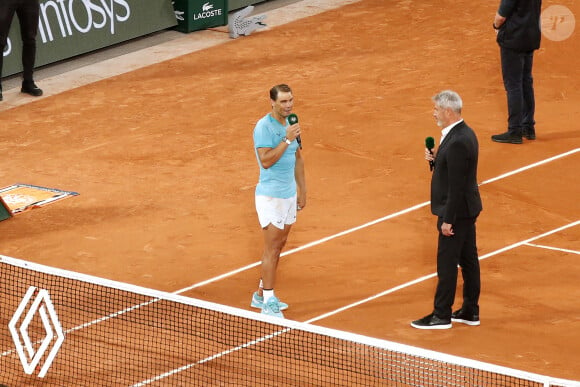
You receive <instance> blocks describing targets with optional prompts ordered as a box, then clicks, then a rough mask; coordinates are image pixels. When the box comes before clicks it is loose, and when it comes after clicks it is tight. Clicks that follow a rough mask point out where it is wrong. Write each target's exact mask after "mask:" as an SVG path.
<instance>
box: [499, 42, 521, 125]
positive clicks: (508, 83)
mask: <svg viewBox="0 0 580 387" xmlns="http://www.w3.org/2000/svg"><path fill="white" fill-rule="evenodd" d="M501 71H502V76H503V84H504V88H505V91H506V94H507V103H508V131H509V132H510V133H512V134H516V135H520V136H521V127H522V115H523V109H524V90H523V85H522V83H523V82H522V81H523V71H524V63H523V57H522V54H521V53H519V52H517V51H513V50H510V49H507V48H503V47H502V48H501Z"/></svg>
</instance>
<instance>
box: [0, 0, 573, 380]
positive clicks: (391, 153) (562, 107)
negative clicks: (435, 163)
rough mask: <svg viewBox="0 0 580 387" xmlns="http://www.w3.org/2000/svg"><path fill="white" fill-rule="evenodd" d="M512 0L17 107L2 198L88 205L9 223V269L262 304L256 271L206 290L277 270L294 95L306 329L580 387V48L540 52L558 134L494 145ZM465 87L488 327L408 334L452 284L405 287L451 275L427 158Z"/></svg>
mask: <svg viewBox="0 0 580 387" xmlns="http://www.w3.org/2000/svg"><path fill="white" fill-rule="evenodd" d="M305 3H306V2H305ZM552 4H561V5H565V6H566V7H568V8H569V9H570V10H571V11H572V12H573V13H574V14H575V15H576V16H578V15H580V5H579V4H578V2H577V1H574V0H559V1H557V2H556V1H546V0H545V1H544V4H543V8H545V7H547V6H549V5H552ZM496 6H497V4H495V2H476V3H473V2H470V3H467V2H453V1H449V0H442V1H427V2H422V3H420V4H417V3H416V2H412V1H408V0H396V1H384V0H361V1H358V2H354V3H352V4H348V5H345V6H343V7H341V8H338V9H335V10H330V11H327V12H324V13H321V14H318V15H314V16H311V17H307V18H302V19H300V20H296V21H294V22H291V23H288V24H285V25H283V26H279V27H276V28H270V29H268V30H263V31H258V32H255V33H254V34H252V35H251V36H249V37H244V38H240V39H236V40H231V41H227V42H226V43H224V44H220V45H217V46H215V47H210V48H207V49H204V50H201V51H197V52H193V53H191V54H187V55H183V56H180V57H177V58H175V59H172V60H169V61H165V62H162V63H159V64H154V65H151V66H148V67H145V68H141V69H137V70H135V71H131V72H128V73H125V74H121V75H118V76H114V77H111V78H108V79H104V80H101V81H98V82H95V83H91V84H88V85H85V86H82V87H78V88H72V89H71V90H68V91H65V92H62V93H60V94H56V95H53V96H49V97H46V98H41V99H38V100H35V101H33V102H31V103H28V104H24V105H21V106H16V107H13V108H11V109H7V110H4V111H2V112H1V113H0V149H1V150H2V151H3V155H4V157H3V159H2V160H3V162H2V165H3V168H2V170H1V172H0V182H1V184H0V185H2V186H8V185H11V184H14V183H26V184H34V185H41V186H47V187H58V188H60V189H63V190H71V191H75V192H78V193H79V194H80V195H79V196H77V197H74V198H70V199H67V200H63V201H60V202H58V203H55V204H51V205H49V206H46V207H43V208H40V209H35V210H32V211H28V212H25V213H22V214H20V215H18V216H16V217H14V218H13V219H10V220H8V221H4V222H0V246H1V251H0V253H1V254H4V255H7V256H12V257H16V258H21V259H26V260H29V261H33V262H38V263H43V264H45V265H49V266H55V267H59V268H64V269H67V270H72V271H77V272H82V273H87V274H90V275H95V276H99V277H104V278H109V279H113V280H117V281H122V282H127V283H131V284H136V285H140V286H144V287H149V288H154V289H158V290H163V291H169V292H176V291H182V290H184V289H186V290H185V291H182V292H181V294H183V295H186V296H190V297H195V298H200V299H203V300H208V301H213V302H217V303H221V304H226V305H230V306H235V307H239V308H244V309H248V308H249V302H250V297H251V293H252V292H253V291H254V290H255V287H256V284H257V279H258V277H259V268H258V267H257V266H254V267H252V268H249V269H247V270H239V271H237V272H235V273H232V274H231V275H229V276H225V277H224V278H221V279H219V280H215V281H209V282H208V283H204V284H201V285H200V283H202V282H204V281H208V280H210V279H212V278H215V277H217V276H220V275H223V274H224V273H229V272H234V271H236V270H238V269H240V268H243V267H246V266H248V265H251V264H253V263H256V262H258V261H259V258H260V256H261V253H262V235H261V232H260V230H259V225H258V222H257V217H256V215H255V212H254V201H253V196H254V187H255V184H256V182H257V177H258V168H257V165H256V160H255V155H254V152H253V148H252V147H253V143H252V130H253V127H254V124H255V122H256V121H257V119H259V118H260V117H261V116H263V115H264V114H266V113H267V112H268V109H269V106H270V105H269V102H268V94H267V91H268V90H269V88H270V87H271V86H272V85H274V84H277V83H282V82H285V83H288V84H290V85H291V86H292V88H293V90H294V96H295V99H296V104H295V112H296V113H297V114H298V115H299V117H300V122H301V126H302V129H303V134H302V141H303V145H304V149H303V151H302V152H303V155H304V157H305V162H306V173H307V184H308V205H307V207H306V208H305V209H304V210H303V211H302V212H301V213H300V214H299V219H298V222H297V224H296V225H295V226H294V228H293V231H292V233H291V234H290V238H289V241H288V244H287V247H286V253H285V256H284V257H283V258H282V260H281V263H280V267H279V272H278V273H279V274H278V282H277V287H276V292H277V294H278V295H279V296H280V297H281V298H282V299H283V300H284V301H285V302H287V303H289V304H290V305H291V308H290V309H289V310H287V311H286V312H285V315H286V317H287V318H289V319H293V320H297V321H313V323H315V324H317V325H322V326H326V327H331V328H335V329H340V330H346V331H350V332H355V333H359V334H363V335H367V336H372V337H377V338H382V339H387V340H392V341H395V342H400V343H404V344H410V345H414V346H418V347H422V348H427V349H432V350H436V351H440V352H444V353H449V354H454V355H458V356H463V357H468V358H471V359H476V360H480V361H484V362H489V363H494V364H499V365H503V366H507V367H511V368H516V369H521V370H525V371H529V372H535V373H540V374H545V375H550V376H554V377H558V378H565V379H572V380H579V379H580V370H579V368H578V361H577V360H578V355H577V352H578V347H579V344H580V314H579V312H578V300H579V299H580V287H579V286H578V278H579V277H580V265H578V262H579V261H578V260H579V255H578V254H579V252H580V224H578V221H579V220H580V206H579V205H578V197H579V191H580V190H579V188H580V185H579V183H578V179H577V175H578V166H579V165H580V151H579V149H580V148H578V143H579V140H580V127H579V126H578V123H577V117H578V115H579V114H580V66H578V61H577V59H575V57H574V55H575V54H574V53H576V52H577V51H578V50H579V49H580V38H579V37H578V33H577V32H575V33H574V34H573V35H572V36H571V37H570V38H568V39H566V40H563V41H551V40H549V39H543V41H542V48H541V49H540V50H539V51H538V52H537V53H536V56H535V64H534V76H535V90H536V103H537V113H536V121H537V135H538V139H537V140H535V141H526V142H525V143H524V144H523V145H508V144H497V143H493V142H491V141H490V136H491V135H492V134H496V133H500V132H503V131H504V130H505V126H506V117H507V112H506V101H505V92H504V90H503V86H502V82H501V74H500V66H499V51H498V47H497V44H496V43H495V34H494V31H493V29H492V28H491V21H492V18H493V15H494V13H495V10H496ZM216 33H219V32H216ZM192 35H195V34H192ZM40 86H41V87H42V85H40ZM448 88H450V89H454V90H456V91H457V92H459V94H460V95H461V96H462V97H463V100H464V110H463V117H464V118H465V120H466V122H467V123H468V124H469V125H470V126H471V127H473V128H474V129H475V131H476V132H477V134H478V137H479V141H480V161H479V173H478V175H479V180H480V182H482V183H483V184H482V186H481V194H482V199H483V205H484V211H483V213H482V215H481V216H480V218H479V220H478V233H479V234H478V239H479V240H478V247H479V251H480V256H482V257H483V256H486V258H485V259H484V260H482V263H481V269H482V287H483V289H482V297H481V320H482V321H481V326H480V327H468V326H463V325H461V324H456V325H455V326H454V327H453V329H451V330H448V331H426V332H425V331H419V330H415V329H413V328H411V327H410V326H409V323H410V321H412V320H414V319H416V318H419V317H422V316H423V315H425V314H428V313H430V311H431V308H432V299H433V292H434V289H435V284H436V278H434V277H430V278H426V279H424V280H420V281H416V283H413V284H409V285H408V286H403V287H401V288H400V289H395V290H393V291H392V292H388V291H389V290H390V289H393V288H396V287H398V286H400V285H404V284H407V283H409V282H410V281H415V280H418V279H420V278H422V277H424V276H427V275H430V274H432V273H433V272H434V271H435V252H436V242H437V240H436V229H435V218H434V217H433V216H432V215H431V214H430V211H429V206H428V205H427V203H426V201H427V200H429V182H430V173H429V167H428V164H427V163H426V161H425V160H424V159H423V150H424V140H425V137H427V136H433V137H436V138H438V136H439V129H438V127H437V126H436V125H435V123H434V120H433V118H432V116H431V109H432V105H431V101H430V97H431V96H432V95H433V94H435V93H436V92H438V91H440V90H442V89H448ZM5 95H6V94H5ZM6 100H7V98H6V97H5V101H4V102H3V103H6ZM510 173H511V174H510ZM504 174H508V175H505V176H504ZM502 176H503V177H502ZM498 177H501V178H499V179H495V178H498ZM390 215H392V216H390ZM375 220H378V221H377V222H375V223H373V224H368V225H367V223H369V222H373V221H375ZM363 225H365V226H364V227H360V228H358V229H354V228H357V227H359V226H363ZM345 231H349V232H348V233H345V234H344V235H338V234H339V233H343V232H345ZM329 237H332V238H329ZM324 238H328V239H327V240H323V239H324ZM526 241H528V242H529V243H528V242H526ZM302 247H304V248H302ZM508 247H509V248H508ZM502 249H505V250H502ZM460 283H461V282H460ZM383 292H385V293H387V294H383V295H381V296H378V297H376V298H373V299H371V300H368V301H367V302H364V303H361V304H359V305H356V306H353V307H350V308H346V309H345V310H342V311H337V309H339V308H343V307H346V306H349V305H351V304H353V303H356V302H358V301H361V300H365V299H367V298H369V297H373V296H375V295H380V294H382V293H383ZM460 295H461V292H460V291H459V292H458V297H460ZM459 300H460V299H458V302H460V301H459ZM335 311H336V313H334V312H335ZM327 313H328V314H330V315H328V316H327V317H322V316H324V315H326V314H327Z"/></svg>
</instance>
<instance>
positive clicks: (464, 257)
mask: <svg viewBox="0 0 580 387" xmlns="http://www.w3.org/2000/svg"><path fill="white" fill-rule="evenodd" d="M465 228H466V237H465V243H464V245H463V249H462V251H461V257H460V258H459V266H461V274H462V276H463V304H462V306H461V310H463V312H464V313H466V314H468V315H474V316H475V315H479V294H480V292H481V277H480V268H479V257H478V254H477V241H476V239H477V237H476V226H475V219H473V220H471V219H469V220H467V221H466V225H465Z"/></svg>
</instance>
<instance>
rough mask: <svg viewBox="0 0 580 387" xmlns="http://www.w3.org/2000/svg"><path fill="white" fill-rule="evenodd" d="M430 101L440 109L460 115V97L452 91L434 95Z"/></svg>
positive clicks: (461, 105) (461, 103) (461, 102)
mask: <svg viewBox="0 0 580 387" xmlns="http://www.w3.org/2000/svg"><path fill="white" fill-rule="evenodd" d="M431 100H432V101H433V103H435V105H437V106H439V107H440V108H443V109H451V110H453V111H454V112H455V113H461V108H462V107H463V101H462V100H461V97H460V96H459V94H457V93H456V92H454V91H452V90H443V91H441V92H439V93H437V94H436V95H434V96H433V97H432V98H431Z"/></svg>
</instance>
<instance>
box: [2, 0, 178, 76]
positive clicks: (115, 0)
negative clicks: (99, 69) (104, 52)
mask: <svg viewBox="0 0 580 387" xmlns="http://www.w3.org/2000/svg"><path fill="white" fill-rule="evenodd" d="M0 1H4V0H0ZM176 24H177V20H176V16H175V12H174V10H173V5H172V0H40V18H39V22H38V27H39V28H38V35H37V38H36V47H37V51H36V66H37V67H38V66H42V65H45V64H48V63H53V62H56V61H59V60H62V59H66V58H70V57H73V56H76V55H79V54H83V53H86V52H89V51H93V50H97V49H99V48H103V47H107V46H111V45H113V44H116V43H120V42H123V41H125V40H129V39H133V38H136V37H139V36H142V35H146V34H149V33H151V32H155V31H159V30H162V29H165V28H169V27H173V26H175V25H176ZM21 55H22V41H21V39H20V26H19V25H18V17H17V16H15V17H14V19H13V21H12V26H11V28H10V34H9V36H8V42H7V45H6V48H5V50H4V69H3V71H2V76H7V75H11V74H15V73H18V72H20V71H22V63H21Z"/></svg>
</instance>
